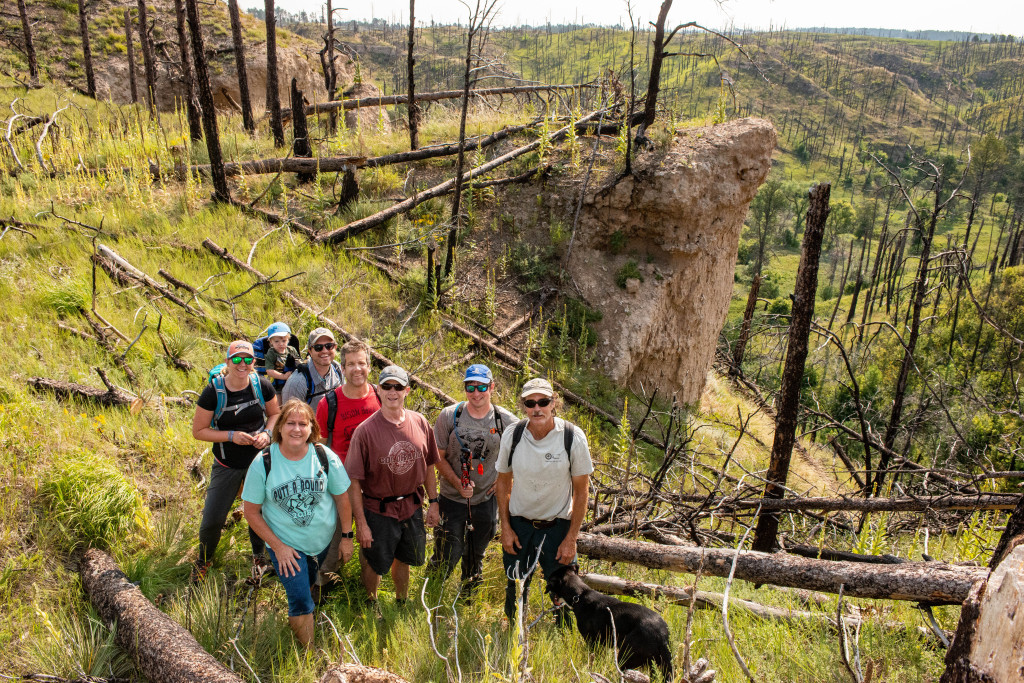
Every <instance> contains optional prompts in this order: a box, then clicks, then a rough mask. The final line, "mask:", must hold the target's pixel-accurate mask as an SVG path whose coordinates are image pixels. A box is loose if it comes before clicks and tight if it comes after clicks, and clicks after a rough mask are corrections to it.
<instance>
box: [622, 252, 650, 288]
mask: <svg viewBox="0 0 1024 683" xmlns="http://www.w3.org/2000/svg"><path fill="white" fill-rule="evenodd" d="M630 278H633V279H636V280H640V282H643V281H644V276H643V274H642V273H641V272H640V267H639V266H637V264H636V261H634V260H633V259H630V260H628V261H626V265H624V266H622V267H621V268H619V271H618V272H617V273H615V284H617V285H618V286H619V288H620V289H625V288H626V280H629V279H630Z"/></svg>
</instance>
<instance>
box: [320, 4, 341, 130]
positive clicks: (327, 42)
mask: <svg viewBox="0 0 1024 683" xmlns="http://www.w3.org/2000/svg"><path fill="white" fill-rule="evenodd" d="M320 66H321V67H323V71H324V89H325V90H326V91H327V101H328V102H333V101H334V98H335V97H336V95H337V92H338V67H337V64H335V56H334V3H333V2H332V0H327V35H326V36H324V49H323V50H322V51H321V52H320ZM327 128H328V130H329V131H330V132H331V135H334V134H335V133H336V132H337V130H338V111H337V110H336V109H331V111H330V112H329V113H328V115H327Z"/></svg>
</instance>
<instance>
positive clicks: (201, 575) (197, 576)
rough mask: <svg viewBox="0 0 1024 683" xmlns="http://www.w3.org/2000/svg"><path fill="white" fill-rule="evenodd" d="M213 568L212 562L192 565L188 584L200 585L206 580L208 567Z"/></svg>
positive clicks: (208, 571)
mask: <svg viewBox="0 0 1024 683" xmlns="http://www.w3.org/2000/svg"><path fill="white" fill-rule="evenodd" d="M212 566H213V562H198V561H197V562H196V563H195V564H193V565H192V574H191V576H189V579H188V580H189V583H192V584H197V583H202V582H203V581H205V580H206V575H207V574H209V573H210V567H212Z"/></svg>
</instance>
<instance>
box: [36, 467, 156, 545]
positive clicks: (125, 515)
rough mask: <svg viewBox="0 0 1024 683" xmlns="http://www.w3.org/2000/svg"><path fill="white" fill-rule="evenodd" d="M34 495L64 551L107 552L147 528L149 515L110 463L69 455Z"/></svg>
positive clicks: (133, 488)
mask: <svg viewBox="0 0 1024 683" xmlns="http://www.w3.org/2000/svg"><path fill="white" fill-rule="evenodd" d="M39 495H40V498H41V500H42V502H43V505H44V507H45V508H46V512H47V513H48V519H49V521H50V522H51V523H52V524H53V525H54V526H55V527H56V534H55V536H56V540H57V542H58V544H59V545H60V546H61V547H62V548H63V549H65V550H67V551H71V550H74V549H75V548H77V547H79V546H94V547H97V548H104V549H109V548H111V547H112V546H113V545H114V544H115V543H117V542H118V541H119V540H123V539H124V538H126V537H129V536H131V535H132V534H134V533H137V532H141V531H143V530H144V529H146V528H148V526H149V512H148V511H147V509H146V506H145V504H144V503H143V500H142V496H141V495H140V494H139V491H138V489H136V488H135V485H134V484H133V483H132V482H131V481H130V480H129V479H128V478H127V477H125V476H124V474H122V473H121V471H120V470H118V469H117V468H116V467H114V465H113V464H111V463H109V462H106V461H104V460H102V459H99V458H97V457H96V456H93V455H84V454H83V455H72V456H69V458H68V459H67V460H65V461H64V462H63V463H61V464H60V465H58V466H57V467H56V468H54V469H52V470H50V471H49V472H47V473H46V475H45V478H44V480H43V483H42V485H41V486H40V487H39Z"/></svg>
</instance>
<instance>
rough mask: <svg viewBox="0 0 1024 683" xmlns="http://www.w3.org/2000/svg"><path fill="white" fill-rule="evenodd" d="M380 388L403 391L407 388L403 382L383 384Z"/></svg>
mask: <svg viewBox="0 0 1024 683" xmlns="http://www.w3.org/2000/svg"><path fill="white" fill-rule="evenodd" d="M380 388H381V389H382V390H384V391H401V390H402V389H405V387H403V386H402V385H401V384H381V385H380Z"/></svg>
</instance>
